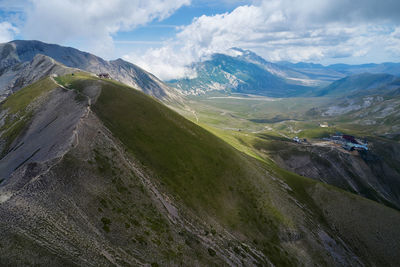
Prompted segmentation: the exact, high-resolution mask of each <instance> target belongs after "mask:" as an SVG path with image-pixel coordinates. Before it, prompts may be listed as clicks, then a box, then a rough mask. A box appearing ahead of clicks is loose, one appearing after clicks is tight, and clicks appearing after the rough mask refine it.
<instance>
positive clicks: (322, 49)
mask: <svg viewBox="0 0 400 267" xmlns="http://www.w3.org/2000/svg"><path fill="white" fill-rule="evenodd" d="M399 13H400V1H396V0H388V1H379V2H378V1H374V0H353V1H347V0H326V1H320V0H309V1H301V0H280V1H278V0H272V1H257V3H256V4H253V5H244V6H240V7H237V8H236V9H234V10H233V11H232V12H230V13H224V14H217V15H214V16H201V17H198V18H195V19H194V20H193V21H192V23H191V24H190V25H187V26H184V27H181V28H180V31H179V32H178V33H177V35H176V36H175V37H174V38H173V39H171V40H168V41H166V42H165V43H164V45H163V46H162V47H161V48H158V49H149V50H148V51H147V52H146V53H144V54H142V55H136V54H134V53H132V54H129V55H126V56H125V58H126V59H128V60H130V61H132V62H134V63H137V64H139V65H141V66H142V67H144V68H145V69H147V70H149V71H151V72H153V73H155V74H156V75H158V76H159V77H161V78H163V79H171V78H179V77H183V76H187V75H193V73H192V72H191V71H190V64H191V63H192V62H195V61H198V60H203V59H205V58H207V57H208V56H210V55H211V54H212V53H216V52H226V51H227V50H228V49H230V48H231V47H242V48H247V49H251V50H254V51H256V52H257V53H259V54H261V55H262V56H264V57H265V58H267V59H268V60H271V61H280V60H290V61H322V60H326V59H329V58H331V59H335V58H347V57H362V56H365V55H368V53H369V52H370V51H371V50H372V49H374V48H376V47H380V48H382V49H383V50H385V51H392V52H396V51H398V49H396V45H397V44H398V42H397V35H398V28H396V26H397V25H398V24H399V23H400V16H398V14H399ZM392 32H393V34H391V33H392Z"/></svg>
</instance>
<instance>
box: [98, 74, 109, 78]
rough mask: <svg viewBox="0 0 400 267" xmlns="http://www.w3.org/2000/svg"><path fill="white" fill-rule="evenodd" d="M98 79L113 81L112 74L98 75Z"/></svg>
mask: <svg viewBox="0 0 400 267" xmlns="http://www.w3.org/2000/svg"><path fill="white" fill-rule="evenodd" d="M97 77H99V78H101V79H111V77H110V74H108V73H99V74H97Z"/></svg>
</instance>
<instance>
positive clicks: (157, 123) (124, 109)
mask: <svg viewBox="0 0 400 267" xmlns="http://www.w3.org/2000/svg"><path fill="white" fill-rule="evenodd" d="M81 82H82V83H83V82H84V81H81ZM101 84H102V87H103V88H102V93H101V95H100V97H99V98H98V100H97V102H96V104H95V105H94V107H93V110H94V111H95V113H96V114H97V115H98V116H99V117H100V118H101V119H102V121H103V122H104V123H105V125H106V126H107V127H108V128H109V129H110V130H111V131H112V132H113V134H114V135H115V136H116V137H118V138H119V139H120V140H121V141H122V142H123V143H124V144H125V145H126V148H127V150H128V151H130V152H131V153H132V154H134V155H135V157H136V158H138V159H139V160H140V161H141V162H142V164H143V165H144V166H148V167H149V168H151V170H152V171H153V172H154V174H155V175H156V176H157V177H158V178H159V180H160V182H161V184H162V185H164V186H165V187H166V188H167V190H169V191H170V192H171V193H172V195H173V196H174V197H176V198H177V200H180V201H183V203H184V204H185V205H187V206H188V207H190V208H191V209H192V210H194V211H196V212H197V214H198V215H199V216H200V217H202V218H203V219H204V220H205V221H208V219H209V218H217V220H218V221H219V222H220V223H222V224H223V225H224V226H225V227H228V228H230V229H231V230H233V231H239V232H241V233H242V234H244V236H246V238H248V239H250V240H256V239H258V240H259V242H258V244H259V246H260V249H262V250H265V252H266V255H269V257H271V258H273V259H275V260H276V262H286V263H289V260H290V257H289V256H288V255H286V254H285V253H284V252H283V251H282V249H281V248H280V247H279V238H278V233H279V231H278V227H280V226H284V225H290V219H288V218H285V216H283V215H282V214H281V213H280V212H279V211H278V210H277V209H276V208H275V207H274V206H273V205H272V204H271V202H270V199H269V195H268V191H267V190H266V188H265V187H266V186H267V185H266V183H265V180H264V179H265V177H264V173H265V170H264V169H263V167H261V166H260V165H259V164H258V163H256V161H255V160H253V159H251V158H249V157H247V156H245V155H244V154H242V153H240V152H239V151H237V150H235V149H234V148H232V147H231V146H229V145H228V144H227V143H225V142H224V141H222V140H221V139H219V138H217V137H216V136H214V135H213V134H211V133H209V132H208V131H206V130H204V129H202V128H201V127H199V126H197V125H195V124H193V123H192V122H190V121H188V120H186V119H185V118H183V117H181V116H180V115H178V114H177V113H175V112H174V111H172V110H170V109H168V108H167V107H165V106H163V105H161V104H160V103H158V102H157V101H154V100H153V99H152V98H150V97H149V96H147V95H145V94H143V93H141V92H138V91H136V90H132V88H129V87H122V86H121V85H119V84H115V83H112V82H102V83H101ZM263 187H264V188H263ZM210 216H211V217H210ZM212 220H214V219H211V221H210V223H211V222H212ZM272 248H273V249H272ZM292 260H293V259H292Z"/></svg>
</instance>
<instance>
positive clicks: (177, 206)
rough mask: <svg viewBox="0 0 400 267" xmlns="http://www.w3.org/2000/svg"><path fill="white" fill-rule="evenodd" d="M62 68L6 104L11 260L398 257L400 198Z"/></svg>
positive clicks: (4, 254) (363, 261)
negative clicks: (265, 158)
mask: <svg viewBox="0 0 400 267" xmlns="http://www.w3.org/2000/svg"><path fill="white" fill-rule="evenodd" d="M56 80H57V83H58V84H57V83H55V82H54V81H53V80H52V79H51V78H45V79H43V80H40V81H38V82H37V83H35V84H32V85H30V86H28V87H25V88H23V89H21V90H20V91H18V92H17V93H16V94H14V95H12V96H11V97H9V98H7V100H6V101H5V102H4V103H3V104H2V106H1V109H2V110H3V113H4V114H5V115H3V117H4V122H5V123H4V124H3V126H2V128H1V131H2V135H1V139H3V140H5V143H6V144H8V145H7V146H6V147H7V149H6V150H4V149H3V151H4V152H3V157H2V159H1V160H0V167H1V168H0V170H1V177H2V182H1V184H0V226H1V229H2V231H1V232H0V263H1V264H2V265H22V264H23V265H35V264H39V265H45V264H51V265H61V264H62V265H71V266H75V265H80V266H82V265H84V266H98V265H116V266H119V265H145V264H152V265H153V266H157V265H211V264H216V265H231V266H242V265H245V266H251V265H266V266H268V265H277V266H281V265H300V264H301V265H328V266H338V265H355V266H357V265H360V266H362V265H392V266H395V265H396V263H397V262H398V260H399V255H398V253H397V252H398V251H399V249H400V247H399V244H400V242H399V240H398V238H399V237H398V235H397V233H398V231H399V230H400V229H399V227H400V226H399V225H398V223H396V222H398V221H399V220H400V214H399V213H398V212H397V211H396V210H393V209H390V208H387V207H385V206H383V205H380V204H378V203H375V202H372V201H369V200H367V199H364V198H361V197H359V196H356V195H352V194H349V193H346V192H344V191H341V190H339V189H336V188H333V187H331V186H328V185H324V184H321V183H317V182H314V181H312V180H310V179H308V178H304V177H300V176H297V175H295V174H293V173H289V172H286V171H283V170H282V169H280V168H278V167H276V165H274V164H272V163H263V162H260V161H257V160H255V159H253V158H251V157H248V156H246V155H245V154H243V153H240V152H239V151H237V150H235V149H233V148H232V147H231V146H229V145H228V144H226V143H225V142H223V141H222V140H220V139H218V138H216V137H215V136H213V135H212V134H210V133H209V132H207V131H205V130H204V129H202V128H200V127H198V126H197V125H195V124H193V123H191V122H190V121H188V120H186V119H184V118H183V117H181V116H179V115H178V114H177V113H175V112H173V111H172V110H169V109H168V108H166V107H165V106H163V105H162V104H160V103H158V102H157V101H155V100H153V99H152V98H150V97H148V96H146V95H144V94H143V93H141V92H139V91H136V90H132V88H129V87H127V86H125V85H122V84H119V83H117V82H113V81H105V80H99V79H97V78H94V77H92V76H89V75H87V74H84V73H75V74H74V75H73V76H72V75H66V76H62V77H58V78H57V79H56ZM9 101H11V102H9ZM19 121H22V123H20V125H18V122H19ZM16 125H18V127H16ZM41 134H43V137H45V138H46V140H47V142H43V141H40V140H38V136H40V135H41ZM31 140H32V141H31ZM31 142H32V143H31ZM42 151H45V152H46V153H42ZM16 159H18V160H19V162H18V165H17V166H15V165H16V164H17V163H15V164H14V163H13V162H14V161H15V160H16Z"/></svg>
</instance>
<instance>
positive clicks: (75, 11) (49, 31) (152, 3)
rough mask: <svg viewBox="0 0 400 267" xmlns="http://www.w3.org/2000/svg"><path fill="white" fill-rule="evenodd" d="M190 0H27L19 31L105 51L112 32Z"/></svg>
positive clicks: (161, 16) (159, 16) (165, 14)
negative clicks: (23, 19) (23, 18)
mask: <svg viewBox="0 0 400 267" xmlns="http://www.w3.org/2000/svg"><path fill="white" fill-rule="evenodd" d="M189 3H190V0H52V1H48V0H30V4H29V5H26V8H25V13H26V23H25V27H24V28H23V29H22V31H23V35H24V36H25V37H26V38H30V39H40V40H42V41H47V42H55V43H66V42H69V41H74V42H76V41H79V42H82V43H86V46H89V45H90V46H91V47H92V48H91V51H93V52H97V53H99V54H101V55H104V54H109V50H110V49H112V47H113V42H112V35H113V34H115V33H117V32H119V31H129V30H132V29H134V28H135V27H137V26H139V25H144V24H146V23H149V22H151V21H153V20H162V19H165V18H167V17H168V16H170V15H171V14H172V13H173V12H175V11H176V10H177V9H178V8H180V7H181V6H183V5H187V4H189Z"/></svg>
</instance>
